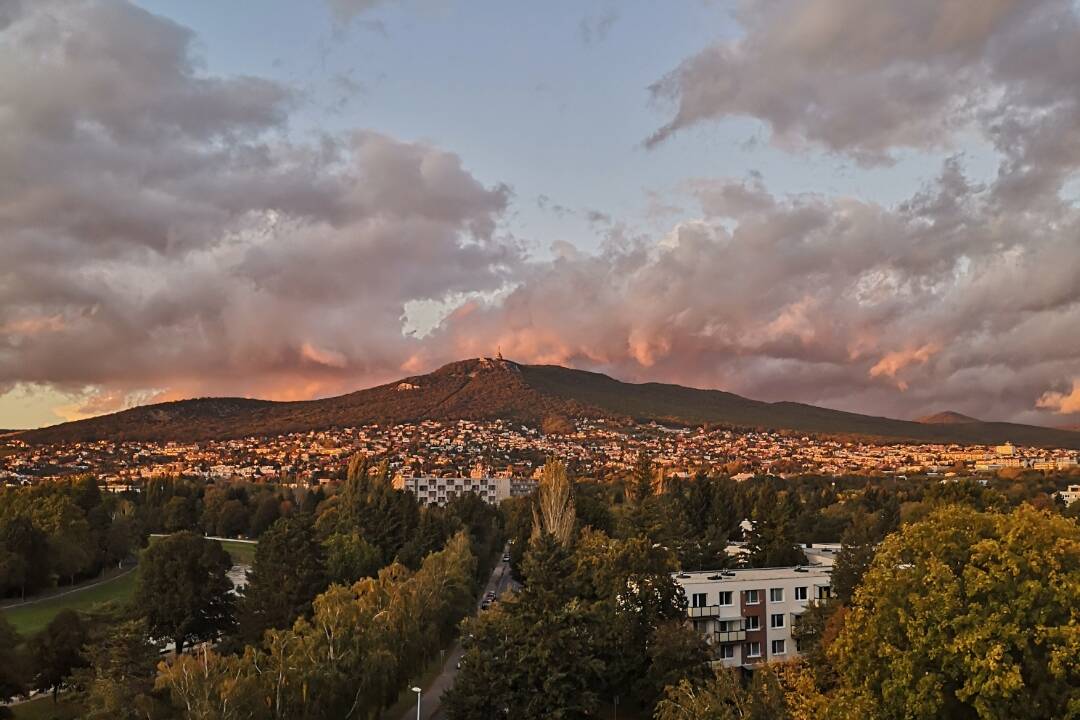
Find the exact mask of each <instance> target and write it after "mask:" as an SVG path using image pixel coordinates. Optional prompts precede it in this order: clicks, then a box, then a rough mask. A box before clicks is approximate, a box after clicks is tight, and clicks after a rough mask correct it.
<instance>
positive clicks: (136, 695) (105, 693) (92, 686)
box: [75, 621, 165, 720]
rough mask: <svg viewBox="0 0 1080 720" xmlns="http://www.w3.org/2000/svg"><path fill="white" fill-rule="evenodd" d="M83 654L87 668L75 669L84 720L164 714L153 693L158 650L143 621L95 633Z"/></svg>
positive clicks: (141, 719)
mask: <svg viewBox="0 0 1080 720" xmlns="http://www.w3.org/2000/svg"><path fill="white" fill-rule="evenodd" d="M84 655H85V658H86V662H87V667H86V668H83V669H81V670H78V671H76V673H75V684H76V685H77V686H78V687H80V688H81V693H80V695H81V699H82V701H83V705H84V707H85V715H84V717H85V719H86V720H146V719H147V718H151V719H152V718H158V717H164V711H165V708H163V707H162V702H161V699H160V698H159V697H156V696H155V693H154V675H155V671H156V667H157V663H158V659H159V658H158V650H157V648H156V647H155V646H154V645H153V644H152V643H151V642H150V640H149V639H148V631H147V626H146V623H145V622H143V621H127V622H123V623H120V624H118V625H115V626H111V627H108V628H106V629H104V630H101V631H99V632H97V633H96V637H94V638H92V640H91V641H90V642H89V643H88V644H87V646H86V648H85V650H84Z"/></svg>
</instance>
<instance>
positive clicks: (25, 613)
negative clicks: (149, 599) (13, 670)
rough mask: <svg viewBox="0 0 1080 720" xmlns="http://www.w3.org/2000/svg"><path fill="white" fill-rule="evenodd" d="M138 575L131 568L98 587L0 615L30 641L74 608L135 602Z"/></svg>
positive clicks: (69, 593) (9, 610)
mask: <svg viewBox="0 0 1080 720" xmlns="http://www.w3.org/2000/svg"><path fill="white" fill-rule="evenodd" d="M135 573H136V569H135V568H131V569H130V570H128V571H127V572H126V573H124V574H123V575H118V576H116V577H114V578H111V579H109V580H105V581H104V582H101V583H98V584H96V585H91V586H90V587H86V588H83V589H75V590H73V591H71V592H68V593H65V594H62V595H57V596H56V597H51V598H46V599H43V600H40V601H38V602H34V603H31V604H29V605H23V606H21V607H16V608H10V609H8V610H0V612H2V613H3V614H4V617H6V618H7V619H8V621H9V622H10V623H11V624H12V625H14V626H15V629H16V630H17V631H18V632H19V634H20V635H22V636H23V637H24V638H29V637H30V636H32V635H34V634H35V633H37V632H38V631H39V630H41V629H42V628H44V627H45V626H46V625H48V624H49V621H50V620H52V619H53V618H54V617H56V615H57V614H58V613H59V612H60V611H61V610H65V609H69V608H70V609H72V610H80V611H84V612H85V611H87V610H90V609H91V608H93V607H94V606H95V605H100V604H101V603H105V602H109V601H111V600H116V601H119V602H126V601H127V600H129V599H131V596H132V595H134V594H135Z"/></svg>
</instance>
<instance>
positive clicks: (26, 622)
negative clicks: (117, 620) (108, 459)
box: [0, 538, 256, 638]
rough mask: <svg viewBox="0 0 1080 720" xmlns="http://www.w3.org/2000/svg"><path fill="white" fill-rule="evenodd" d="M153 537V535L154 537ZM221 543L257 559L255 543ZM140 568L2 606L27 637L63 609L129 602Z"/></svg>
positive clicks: (240, 557)
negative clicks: (83, 586) (19, 605)
mask: <svg viewBox="0 0 1080 720" xmlns="http://www.w3.org/2000/svg"><path fill="white" fill-rule="evenodd" d="M151 540H153V538H151ZM220 542H221V546H222V548H223V549H224V550H225V552H227V553H229V556H230V557H231V558H232V561H233V562H234V563H236V564H237V565H250V564H251V563H252V562H253V560H254V559H255V547H256V546H255V545H254V544H253V543H244V542H238V541H235V540H222V541H220ZM137 571H138V570H137V568H131V569H129V570H127V571H126V572H125V573H124V574H122V575H118V576H116V577H114V578H111V579H109V580H105V581H104V582H99V583H93V582H91V583H87V587H85V588H82V589H78V588H76V589H75V590H71V591H64V592H62V593H61V594H59V595H56V596H55V597H50V598H43V599H42V600H39V601H37V602H32V603H30V604H28V605H23V606H21V607H15V608H10V609H7V610H0V613H3V615H4V616H5V617H6V618H7V619H8V621H9V622H10V623H11V624H12V625H13V626H15V629H16V630H17V631H18V632H19V634H20V635H22V636H23V637H24V638H28V637H30V636H32V635H34V634H36V633H37V632H39V631H40V630H42V629H43V628H44V627H45V626H46V625H48V624H49V621H50V620H52V619H53V618H54V617H56V615H57V614H58V613H59V612H60V611H61V610H66V609H71V610H78V611H80V612H87V611H89V610H92V609H93V608H94V607H95V606H96V605H100V604H102V603H106V602H110V601H117V602H126V601H128V600H130V599H131V597H132V596H133V595H134V594H135V577H136V573H137Z"/></svg>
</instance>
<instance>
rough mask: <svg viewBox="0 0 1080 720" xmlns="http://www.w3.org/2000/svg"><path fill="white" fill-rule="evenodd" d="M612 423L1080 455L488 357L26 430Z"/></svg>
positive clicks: (1018, 438)
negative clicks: (355, 384) (288, 398)
mask: <svg viewBox="0 0 1080 720" xmlns="http://www.w3.org/2000/svg"><path fill="white" fill-rule="evenodd" d="M500 418H501V419H504V420H513V421H518V422H522V423H528V424H533V425H539V424H541V423H542V422H543V421H544V420H545V419H548V418H610V419H614V420H619V421H626V422H631V421H651V420H655V421H660V422H666V423H673V424H683V425H699V424H706V423H709V424H714V425H722V426H730V427H742V428H762V429H774V430H792V431H796V432H806V433H819V434H827V435H844V436H849V437H852V436H859V437H864V438H876V439H894V440H911V441H924V442H958V443H1001V442H1005V441H1006V440H1011V441H1012V442H1014V443H1017V444H1020V445H1040V446H1050V447H1069V448H1080V433H1073V432H1068V431H1065V430H1054V429H1050V428H1042V427H1034V426H1030V425H1014V424H1010V423H986V422H978V421H972V422H964V423H935V424H927V423H919V422H909V421H905V420H893V419H891V418H885V417H873V416H868V415H859V414H856V413H848V412H842V411H839V410H829V409H827V408H821V407H816V406H813V405H805V404H802V403H793V402H776V403H767V402H760V401H757V400H750V399H748V398H744V397H741V396H739V395H734V394H732V393H728V392H723V391H720V390H699V389H695V388H689V387H683V386H680V385H667V384H662V383H643V384H634V383H625V382H621V381H619V380H615V379H614V378H611V377H608V376H607V375H602V374H600V373H594V372H587V371H584V370H573V369H570V368H565V367H560V366H557V365H520V364H518V363H514V362H510V361H507V360H502V359H490V358H481V359H475V360H463V361H460V362H455V363H451V364H449V365H446V366H445V367H442V368H440V369H438V370H436V371H435V372H433V373H430V374H427V375H419V376H414V377H408V378H404V379H403V380H399V381H397V382H392V383H388V384H386V385H380V386H378V387H373V388H370V389H367V390H360V391H357V392H354V393H349V394H348V395H341V396H338V397H332V398H326V399H323V400H309V401H304V402H271V401H267V400H250V399H244V398H200V399H196V400H179V401H175V402H168V403H160V404H157V405H147V406H144V407H138V408H132V409H130V410H124V411H123V412H118V413H114V414H112V415H105V416H101V417H96V418H90V419H88V420H79V421H76V422H69V423H63V424H60V425H54V426H52V427H47V428H42V429H39V430H30V431H25V432H22V433H20V434H19V435H18V436H17V437H19V438H21V439H23V440H26V441H27V442H31V443H50V442H68V441H89V440H98V439H114V440H177V441H193V440H206V439H227V438H238V437H246V436H249V435H271V434H279V433H286V432H303V431H308V430H320V429H325V428H330V427H347V426H356V425H364V424H370V423H393V422H407V421H413V422H415V421H421V420H459V419H460V420H490V419H500Z"/></svg>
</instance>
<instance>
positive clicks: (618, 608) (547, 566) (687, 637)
mask: <svg viewBox="0 0 1080 720" xmlns="http://www.w3.org/2000/svg"><path fill="white" fill-rule="evenodd" d="M522 567H523V570H524V576H525V579H526V584H525V587H524V589H523V590H522V591H521V593H520V594H519V595H518V596H516V597H510V598H508V599H505V600H504V601H502V602H500V603H499V604H498V605H497V606H496V607H495V609H493V610H491V611H489V612H487V613H484V614H483V615H481V616H480V617H479V618H478V619H477V620H475V621H472V622H471V623H469V624H468V625H467V637H466V639H465V641H464V646H465V655H464V658H463V660H462V669H461V672H460V673H459V675H458V680H457V682H456V683H455V686H454V688H453V689H452V690H451V691H450V693H449V694H448V695H447V707H448V711H449V716H450V717H451V718H452V719H453V720H472V719H477V720H479V719H480V718H493V717H503V716H504V715H505V712H504V711H505V709H506V708H512V709H513V710H512V714H513V717H522V718H586V717H595V715H596V713H597V711H598V709H599V707H600V705H601V701H602V700H607V699H610V698H612V697H614V696H616V695H618V696H620V697H621V698H622V699H623V701H624V703H628V704H630V705H634V704H636V705H638V706H640V707H646V708H649V707H651V706H652V703H653V702H654V701H655V698H656V696H657V695H658V694H659V692H660V691H661V690H662V689H663V687H664V686H665V685H666V684H668V683H669V682H673V681H676V680H678V679H680V678H682V677H687V676H695V674H696V673H699V672H700V671H701V670H702V669H703V668H704V667H705V660H706V659H707V650H706V647H705V645H704V642H703V640H702V638H701V637H700V636H699V635H697V634H696V633H694V632H693V631H692V630H691V629H689V628H686V627H684V619H685V609H686V600H685V597H683V595H682V592H681V590H680V589H679V587H678V586H677V585H676V584H675V583H674V581H673V580H672V578H671V570H672V569H673V567H674V557H673V555H672V554H671V553H670V552H669V551H667V550H665V549H663V548H661V547H657V546H654V544H653V543H651V542H649V541H648V540H647V539H646V538H641V537H636V538H631V539H629V540H617V539H612V538H609V537H608V536H606V535H604V534H603V533H600V532H597V531H593V530H591V529H585V530H583V531H582V533H581V535H580V537H579V538H578V541H577V544H576V545H575V546H574V547H572V548H566V547H564V546H563V545H562V543H560V542H559V541H558V540H557V539H556V538H555V536H553V535H551V534H549V533H542V534H540V535H538V536H536V537H535V538H534V539H533V540H532V542H531V543H530V545H529V549H528V551H527V552H526V553H525V558H524V561H523V564H522Z"/></svg>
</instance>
